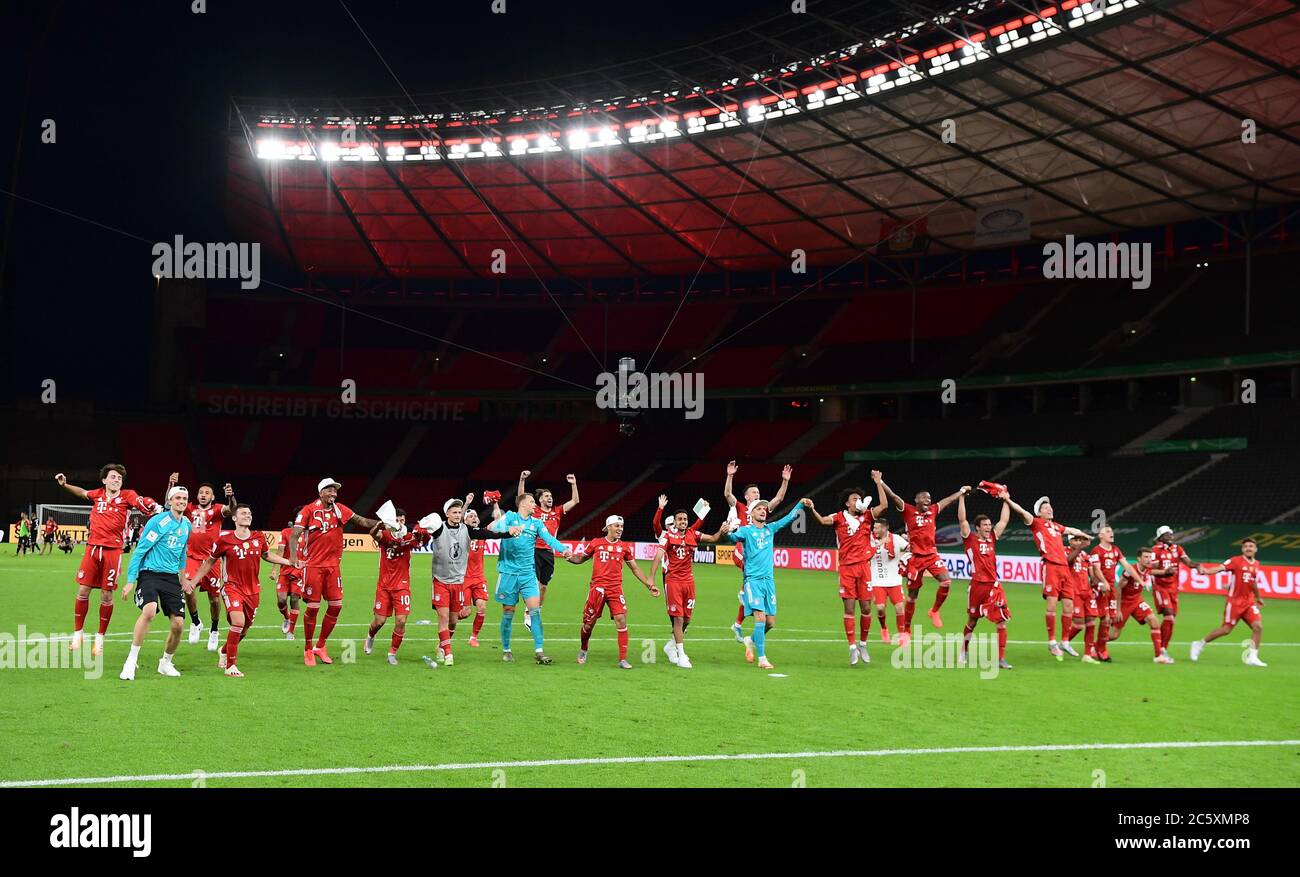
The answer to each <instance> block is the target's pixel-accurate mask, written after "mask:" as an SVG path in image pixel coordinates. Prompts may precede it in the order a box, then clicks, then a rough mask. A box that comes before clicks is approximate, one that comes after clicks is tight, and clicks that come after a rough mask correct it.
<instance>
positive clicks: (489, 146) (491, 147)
mask: <svg viewBox="0 0 1300 877" xmlns="http://www.w3.org/2000/svg"><path fill="white" fill-rule="evenodd" d="M483 154H484V155H500V154H501V147H500V146H497V145H496V144H495V143H493V142H492V141H491V140H485V141H483Z"/></svg>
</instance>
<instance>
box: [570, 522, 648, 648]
mask: <svg viewBox="0 0 1300 877" xmlns="http://www.w3.org/2000/svg"><path fill="white" fill-rule="evenodd" d="M568 560H569V563H573V564H579V563H586V562H587V561H588V560H592V561H593V563H592V565H591V588H590V590H589V591H588V592H587V604H586V605H585V606H583V607H582V629H581V631H580V635H581V640H582V643H581V645H580V647H579V648H578V663H579V664H585V663H587V645H588V643H590V642H591V632H592V630H594V629H595V627H596V622H597V621H599V620H600V616H601V613H602V612H603V611H604V610H605V607H606V606H608V607H609V617H610V618H612V619H613V620H614V627H615V628H616V629H617V631H618V666H619V668H620V669H623V670H631V669H632V665H631V664H630V663H629V662H628V660H627V598H625V597H624V596H623V565H624V564H627V566H628V568H629V569H631V570H632V575H634V576H636V578H637V581H639V582H640V583H641V584H643V585H645V586H646V588H647V589H648V590H649V591H650V596H651V597H658V596H659V586H658V585H656V584H655V583H654V580H653V579H652V578H650V577H648V576H646V574H645V573H643V572H641V567H640V566H638V565H637V562H636V547H635V546H633V545H632V543H630V542H624V541H623V519H622V518H621V517H619V516H618V515H610V516H609V517H607V518H606V519H605V538H604V539H597V540H596V541H595V542H592V543H591V544H590V545H588V546H587V547H586V550H583V551H576V552H574V553H573V554H572V555H571V556H570V557H569V558H568ZM651 575H654V570H653V568H652V569H651Z"/></svg>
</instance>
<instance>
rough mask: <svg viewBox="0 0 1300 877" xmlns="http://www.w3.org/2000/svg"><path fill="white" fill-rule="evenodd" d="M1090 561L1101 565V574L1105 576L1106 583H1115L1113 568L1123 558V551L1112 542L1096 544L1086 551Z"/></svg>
mask: <svg viewBox="0 0 1300 877" xmlns="http://www.w3.org/2000/svg"><path fill="white" fill-rule="evenodd" d="M1088 557H1089V558H1090V560H1089V562H1090V563H1095V564H1097V565H1098V566H1100V567H1101V574H1102V576H1104V577H1105V579H1106V582H1107V583H1108V584H1111V585H1113V584H1115V569H1116V568H1117V567H1118V566H1119V562H1120V561H1121V560H1123V559H1124V552H1123V551H1120V550H1119V546H1118V545H1116V544H1114V543H1113V542H1112V543H1111V544H1110V545H1102V544H1100V543H1098V544H1097V546H1096V547H1095V548H1093V549H1092V551H1090V552H1088Z"/></svg>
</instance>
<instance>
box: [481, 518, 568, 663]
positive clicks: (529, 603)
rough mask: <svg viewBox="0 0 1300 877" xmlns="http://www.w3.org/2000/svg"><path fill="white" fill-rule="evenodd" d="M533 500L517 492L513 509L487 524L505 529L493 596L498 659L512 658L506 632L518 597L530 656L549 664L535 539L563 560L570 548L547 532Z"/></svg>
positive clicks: (511, 625)
mask: <svg viewBox="0 0 1300 877" xmlns="http://www.w3.org/2000/svg"><path fill="white" fill-rule="evenodd" d="M536 509H537V500H536V499H534V498H533V496H532V494H528V493H520V494H519V495H517V496H516V497H515V511H513V512H506V513H505V514H504V515H502V516H501V517H499V518H497V519H496V520H495V521H493V522H492V524H491V526H489V527H488V529H489V530H491V531H492V532H494V533H508V534H509V537H508V538H507V537H504V536H503V537H502V539H501V554H500V555H499V559H498V560H497V587H496V594H495V599H496V601H497V602H498V603H500V604H501V660H502V661H505V662H507V663H511V662H513V661H514V659H515V656H514V653H513V652H512V651H510V634H511V632H512V631H513V630H514V623H515V607H516V606H517V605H518V604H519V599H520V598H521V597H522V598H523V601H524V606H525V607H526V608H527V610H528V615H529V616H530V621H531V623H530V624H529V625H528V630H529V632H531V633H532V635H533V658H534V660H536V661H537V663H539V664H550V663H551V658H550V656H549V655H547V654H546V652H545V651H543V649H542V645H543V637H542V598H541V592H540V588H538V583H537V566H536V564H537V556H538V554H539V552H538V551H537V550H536V544H537V540H538V539H541V540H542V541H543V542H545V543H546V544H547V546H549V550H551V551H552V552H554V551H559V552H561V555H562V556H563V557H564V558H565V559H566V560H567V559H568V558H569V557H570V556H571V555H572V554H573V549H572V548H567V547H565V545H564V543H562V542H561V541H560V540H559V539H556V538H555V537H554V536H553V535H551V531H550V530H548V529H547V528H546V525H545V523H544V522H543V520H542V519H541V518H539V517H536V516H535V515H534V514H533V512H534V511H536ZM552 557H554V554H552Z"/></svg>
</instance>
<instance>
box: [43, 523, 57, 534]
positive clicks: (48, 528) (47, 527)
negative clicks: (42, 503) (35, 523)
mask: <svg viewBox="0 0 1300 877" xmlns="http://www.w3.org/2000/svg"><path fill="white" fill-rule="evenodd" d="M57 529H59V525H58V524H56V523H55V522H54V521H46V522H45V535H47V536H48V535H49V534H51V533H53V532H54V531H55V530H57Z"/></svg>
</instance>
